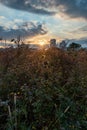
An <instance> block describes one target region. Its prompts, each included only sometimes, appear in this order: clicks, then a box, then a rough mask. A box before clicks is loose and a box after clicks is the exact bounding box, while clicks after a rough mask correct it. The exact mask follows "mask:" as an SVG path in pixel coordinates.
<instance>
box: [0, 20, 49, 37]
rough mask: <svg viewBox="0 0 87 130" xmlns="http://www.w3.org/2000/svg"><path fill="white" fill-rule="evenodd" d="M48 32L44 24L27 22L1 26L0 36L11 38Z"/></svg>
mask: <svg viewBox="0 0 87 130" xmlns="http://www.w3.org/2000/svg"><path fill="white" fill-rule="evenodd" d="M45 34H47V29H46V27H45V26H44V25H43V24H38V23H34V22H26V23H24V24H22V25H20V26H19V25H14V26H13V27H12V28H7V27H5V26H0V36H2V37H4V38H7V39H10V38H14V37H17V36H19V35H20V36H23V37H32V36H37V35H45Z"/></svg>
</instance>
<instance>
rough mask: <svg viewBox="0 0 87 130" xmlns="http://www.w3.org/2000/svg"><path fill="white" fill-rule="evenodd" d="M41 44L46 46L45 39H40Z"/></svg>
mask: <svg viewBox="0 0 87 130" xmlns="http://www.w3.org/2000/svg"><path fill="white" fill-rule="evenodd" d="M38 43H39V44H40V45H41V46H44V45H45V44H46V43H45V40H39V42H38Z"/></svg>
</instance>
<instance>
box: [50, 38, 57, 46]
mask: <svg viewBox="0 0 87 130" xmlns="http://www.w3.org/2000/svg"><path fill="white" fill-rule="evenodd" d="M50 47H57V44H56V39H51V40H50Z"/></svg>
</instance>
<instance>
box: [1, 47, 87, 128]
mask: <svg viewBox="0 0 87 130" xmlns="http://www.w3.org/2000/svg"><path fill="white" fill-rule="evenodd" d="M0 99H1V101H0V104H1V103H2V105H1V106H0V130H14V129H15V130H83V129H84V130H86V129H87V51H85V50H79V51H63V50H60V49H57V48H53V47H52V48H49V49H48V50H38V51H33V50H30V49H23V48H20V49H19V50H17V49H6V50H5V51H1V52H0ZM3 101H5V102H3ZM6 101H7V102H6ZM3 104H4V105H3Z"/></svg>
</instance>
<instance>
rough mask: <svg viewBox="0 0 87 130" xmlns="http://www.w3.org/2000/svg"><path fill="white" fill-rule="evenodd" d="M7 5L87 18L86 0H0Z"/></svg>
mask: <svg viewBox="0 0 87 130" xmlns="http://www.w3.org/2000/svg"><path fill="white" fill-rule="evenodd" d="M0 2H1V3H2V4H4V5H6V6H8V7H11V8H14V9H19V10H24V11H28V12H32V13H36V14H46V15H53V14H55V13H57V14H59V15H60V14H61V13H62V14H66V15H68V16H69V17H72V18H77V17H82V18H85V19H87V0H0Z"/></svg>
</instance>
